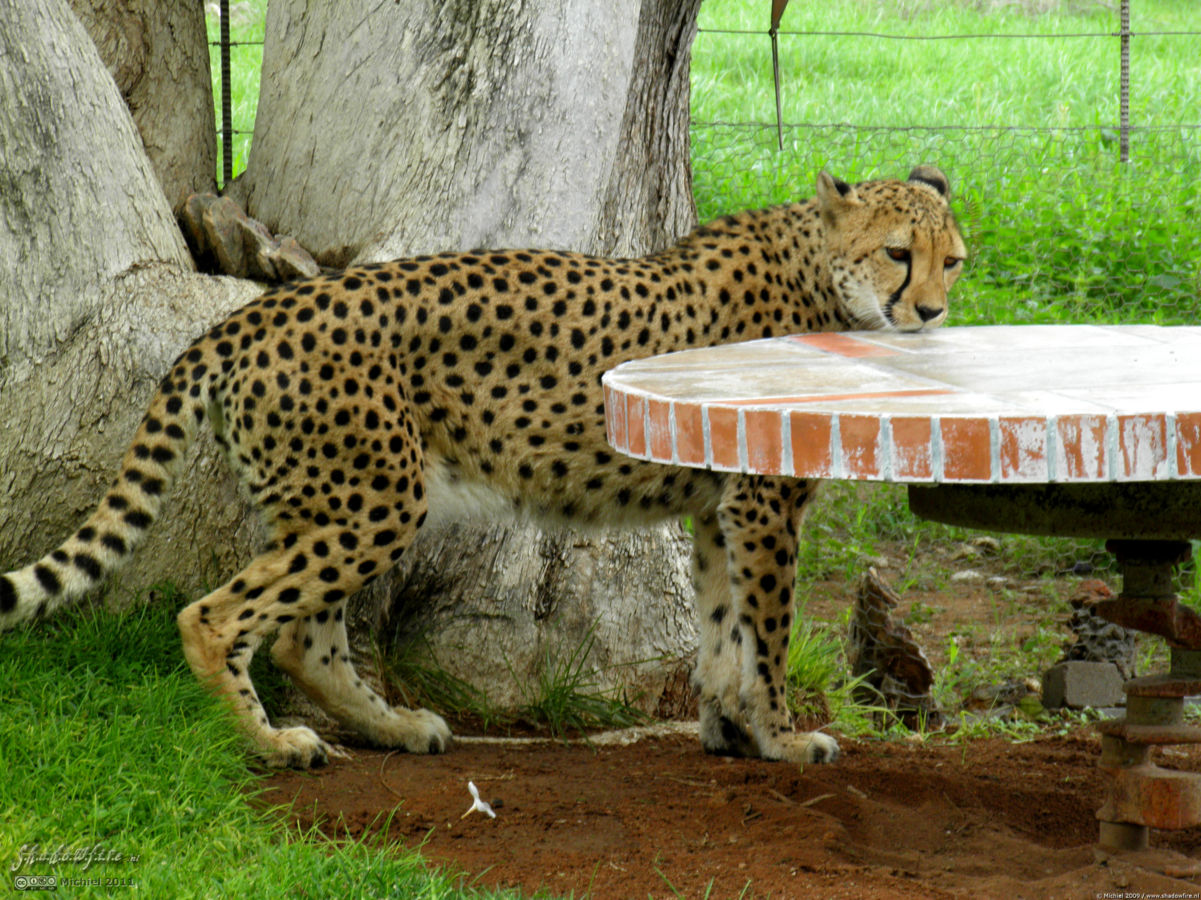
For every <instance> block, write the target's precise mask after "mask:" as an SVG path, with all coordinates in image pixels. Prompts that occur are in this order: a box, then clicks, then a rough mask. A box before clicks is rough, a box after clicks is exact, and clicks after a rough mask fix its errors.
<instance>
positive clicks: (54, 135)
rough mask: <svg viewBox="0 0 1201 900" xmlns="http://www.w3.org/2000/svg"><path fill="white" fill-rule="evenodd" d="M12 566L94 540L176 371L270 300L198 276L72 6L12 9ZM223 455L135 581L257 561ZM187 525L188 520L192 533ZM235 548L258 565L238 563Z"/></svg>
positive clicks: (5, 51) (4, 307)
mask: <svg viewBox="0 0 1201 900" xmlns="http://www.w3.org/2000/svg"><path fill="white" fill-rule="evenodd" d="M0 21H2V22H3V23H4V24H3V27H0V422H3V423H4V428H3V429H2V430H0V564H2V566H0V567H3V568H8V567H11V566H15V565H23V564H25V563H27V562H29V561H30V560H31V559H33V558H35V557H37V556H39V555H40V554H42V553H44V552H45V551H47V550H48V549H50V548H51V547H53V546H54V545H55V544H56V543H57V542H58V541H59V540H61V539H62V538H63V537H64V536H65V535H66V534H68V533H69V532H70V531H71V530H72V529H73V528H75V527H77V526H78V524H79V522H80V520H81V519H82V517H83V515H84V514H85V513H86V512H87V511H88V510H90V509H91V508H92V506H94V505H95V503H96V501H97V500H98V499H99V497H100V496H101V494H102V492H103V490H104V489H105V488H107V487H108V485H109V483H110V482H111V479H112V478H113V476H114V475H115V473H116V466H117V461H118V460H119V458H120V455H121V453H122V452H124V450H125V448H126V446H127V445H128V443H129V439H130V436H131V435H132V434H133V431H134V428H135V426H136V424H137V422H138V420H139V419H140V417H141V414H142V412H143V410H144V409H145V404H146V402H147V401H148V399H149V397H150V395H151V393H152V392H153V390H154V388H155V386H156V385H157V383H158V380H159V378H160V377H161V376H162V373H163V372H164V371H165V370H166V368H167V366H168V364H169V363H170V361H171V360H172V359H173V358H174V357H175V355H176V354H178V353H179V351H180V350H182V349H183V348H184V347H185V346H186V345H187V343H188V342H189V341H190V340H191V339H192V338H193V337H194V336H195V335H196V334H197V333H199V332H200V331H202V330H203V329H204V328H206V327H207V326H208V325H209V324H211V323H212V322H213V321H214V320H217V319H219V318H221V317H222V316H223V315H224V314H226V313H228V312H229V311H230V310H231V309H233V308H235V307H237V306H239V305H241V304H242V303H244V302H245V301H246V300H248V299H249V298H250V297H251V296H253V295H254V294H255V293H257V291H258V290H259V289H258V287H257V286H256V285H254V284H251V283H248V282H238V281H235V280H233V279H211V278H206V277H203V276H199V275H196V274H195V273H194V272H193V271H192V266H191V260H190V259H189V258H188V255H187V251H186V249H185V247H184V243H183V240H182V238H181V237H180V234H179V230H178V228H177V227H176V225H175V221H174V219H173V217H172V215H171V210H170V209H169V208H168V205H167V202H166V200H165V198H164V196H163V193H162V190H161V189H160V186H159V183H158V180H157V178H156V177H155V175H154V172H153V170H152V168H151V166H150V163H149V161H148V160H147V158H146V154H145V152H144V151H143V148H142V141H141V138H140V137H139V135H138V133H137V131H136V129H135V127H134V124H133V122H132V120H131V118H130V115H129V111H128V110H127V108H126V106H125V104H124V102H123V101H122V98H121V96H120V94H119V93H118V91H117V89H116V87H115V85H114V83H113V79H112V78H111V77H110V75H109V73H108V72H107V71H106V70H105V66H104V63H103V62H102V61H101V59H100V56H99V55H98V54H97V51H96V49H95V47H94V46H93V43H92V41H91V39H90V38H89V37H88V35H87V33H86V32H85V31H84V29H83V26H82V25H81V24H80V23H79V20H78V19H77V18H76V17H75V15H74V14H73V13H72V12H71V10H70V9H69V8H68V6H67V5H66V3H65V2H63V0H0ZM224 472H225V469H224V466H223V465H222V464H221V463H219V461H218V460H217V458H216V453H215V449H214V447H213V445H212V442H211V440H210V441H205V442H203V443H202V445H201V446H200V447H199V448H197V452H195V453H194V454H193V456H192V458H191V460H190V470H189V474H188V475H186V476H185V477H184V478H183V479H181V484H180V489H179V490H178V491H177V493H176V496H175V497H174V498H173V509H174V510H175V514H174V515H171V516H169V517H166V519H165V520H164V521H163V522H162V523H161V527H159V528H157V529H156V530H155V532H154V534H153V538H152V540H151V541H150V542H148V546H146V547H145V549H144V550H143V551H142V552H141V553H139V554H138V555H137V557H136V558H135V562H134V564H133V565H132V566H130V567H129V568H128V569H126V570H125V572H124V573H123V583H124V584H127V585H129V586H131V587H136V588H145V587H147V586H148V585H151V584H153V583H155V582H157V581H162V580H165V579H168V578H175V579H176V580H178V581H179V582H180V583H182V584H185V585H190V586H196V585H197V583H198V582H199V581H200V580H201V579H202V578H204V577H206V576H207V577H209V578H212V577H213V576H214V575H215V574H216V573H215V572H214V564H216V566H220V567H221V568H222V569H228V568H230V567H232V566H233V565H234V564H235V558H237V557H238V556H239V554H240V555H241V556H243V557H244V556H245V552H246V550H249V549H250V548H251V547H252V546H253V544H252V543H251V542H249V541H248V537H249V535H248V534H247V532H248V531H253V530H254V526H253V525H248V524H247V520H246V518H245V516H244V513H243V511H242V507H241V506H240V505H239V503H238V502H237V501H236V500H235V499H234V498H235V494H234V487H233V484H232V482H231V481H230V479H229V478H228V476H226V475H224ZM180 513H183V515H180ZM232 548H245V549H243V550H234V549H232Z"/></svg>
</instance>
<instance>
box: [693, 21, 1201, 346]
mask: <svg viewBox="0 0 1201 900" xmlns="http://www.w3.org/2000/svg"><path fill="white" fill-rule="evenodd" d="M1031 5H1033V4H1027V6H1031ZM1040 5H1044V6H1045V5H1047V4H1040ZM1053 6H1054V7H1055V10H1054V11H1052V12H1050V13H1046V14H1041V15H1032V14H1027V13H1025V12H1023V9H1024V8H1025V7H1023V6H1022V5H1020V4H994V3H988V2H984V0H977V2H967V0H961V2H956V0H942V2H933V0H930V2H902V3H891V2H888V3H886V2H878V0H850V2H847V3H838V4H835V3H807V4H792V6H790V7H789V8H788V10H787V12H786V13H785V16H784V19H783V21H782V23H781V30H782V31H833V30H837V31H870V32H883V33H888V34H897V35H909V36H922V35H935V34H994V33H1010V34H1012V33H1031V32H1038V33H1050V34H1064V33H1080V32H1106V33H1109V32H1113V31H1116V30H1117V28H1118V18H1117V11H1116V4H1109V5H1107V4H1100V3H1062V4H1053ZM1111 6H1112V7H1114V8H1110V7H1111ZM767 9H768V7H767V6H766V5H765V4H747V3H741V2H736V0H707V2H706V3H705V4H703V6H702V8H701V27H702V28H756V29H764V28H766V24H767ZM1132 28H1133V30H1135V31H1140V30H1141V31H1150V30H1179V29H1192V30H1201V8H1198V7H1197V5H1196V4H1195V3H1193V2H1192V0H1139V2H1136V3H1134V4H1133V18H1132ZM1195 41H1196V38H1195V37H1187V36H1160V37H1154V36H1145V37H1136V38H1135V39H1133V41H1132V52H1131V123H1132V124H1133V125H1134V126H1135V130H1134V131H1133V133H1132V136H1131V157H1130V162H1129V163H1127V164H1125V165H1122V164H1120V163H1119V161H1118V142H1117V132H1116V123H1117V122H1118V96H1119V91H1118V83H1119V65H1118V63H1119V55H1118V43H1117V40H1116V38H1112V37H1102V38H1075V37H1061V38H1050V39H1027V40H998V39H991V38H990V39H966V38H965V39H959V40H954V41H951V40H947V41H927V40H883V39H874V38H868V37H861V36H855V37H850V36H846V37H841V36H840V37H835V36H813V35H805V36H802V35H790V34H782V35H781V36H780V38H779V43H780V68H781V73H782V82H783V86H782V87H783V119H784V121H785V122H786V123H790V124H789V125H788V127H786V128H785V131H784V141H785V147H784V150H783V151H780V150H778V149H777V147H776V129H775V124H774V123H775V102H774V95H773V87H772V73H771V48H770V43H769V40H768V37H767V36H766V35H763V34H749V35H730V34H715V33H703V32H702V33H701V34H699V35H698V37H697V40H696V44H695V46H694V50H693V77H692V86H693V119H694V125H693V131H692V136H693V173H694V190H695V194H696V198H697V205H698V209H699V211H700V214H701V216H702V218H710V217H712V216H715V215H717V214H720V213H723V212H727V211H729V210H731V209H733V208H737V207H742V206H757V205H764V204H768V203H776V202H786V201H789V200H792V199H796V198H798V197H806V196H810V194H811V190H812V184H813V179H814V177H815V175H816V173H817V172H818V171H819V170H820V169H822V168H826V169H829V170H830V171H831V172H832V173H833V174H836V175H839V176H841V177H844V178H847V179H849V180H856V179H864V178H872V177H880V176H887V177H900V176H903V175H904V174H905V173H906V172H908V171H909V168H910V167H911V166H913V165H915V164H918V163H922V162H933V163H935V164H938V165H940V166H941V167H942V168H943V169H944V170H945V171H946V172H947V173H948V175H949V176H950V177H951V181H952V185H953V189H954V192H955V195H956V198H957V199H956V205H957V207H958V209H959V211H960V219H961V222H962V224H963V226H964V228H965V231H966V232H967V237H968V241H969V246H970V248H971V255H972V258H971V260H970V262H969V264H968V266H967V267H966V269H965V274H964V277H963V279H962V280H961V281H960V286H959V287H957V288H956V294H955V297H954V299H953V302H952V313H951V319H950V323H951V324H987V323H996V322H1006V323H1033V322H1038V323H1047V322H1053V323H1055V322H1079V321H1090V322H1135V321H1137V322H1155V323H1165V324H1172V323H1176V324H1184V323H1190V324H1191V323H1192V322H1194V321H1195V320H1196V312H1197V307H1198V302H1199V300H1201V237H1199V232H1198V231H1197V229H1196V228H1195V226H1194V223H1195V221H1196V218H1197V214H1198V212H1201V199H1199V198H1201V190H1199V188H1201V130H1198V129H1196V128H1193V129H1188V128H1181V127H1175V126H1179V125H1181V124H1182V123H1184V124H1192V125H1201V113H1198V110H1199V109H1201V61H1199V59H1198V57H1197V55H1196V54H1195V53H1194V52H1193V49H1192V48H1193V44H1194V43H1195ZM715 122H716V123H738V124H716V125H715V124H709V123H715Z"/></svg>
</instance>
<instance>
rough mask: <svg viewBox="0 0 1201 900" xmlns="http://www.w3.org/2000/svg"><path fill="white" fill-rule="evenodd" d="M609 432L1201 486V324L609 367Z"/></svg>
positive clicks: (879, 340) (994, 475) (950, 336)
mask: <svg viewBox="0 0 1201 900" xmlns="http://www.w3.org/2000/svg"><path fill="white" fill-rule="evenodd" d="M604 389H605V413H606V428H607V432H608V438H609V442H610V443H611V444H612V445H613V446H614V447H615V448H616V449H617V450H619V451H620V452H622V453H625V454H627V455H629V456H633V457H637V458H640V459H648V460H654V461H657V462H663V463H671V464H675V465H684V466H696V467H704V468H713V469H721V470H726V471H740V472H754V473H759V474H774V475H790V476H795V477H799V478H805V477H816V478H844V479H861V480H871V481H897V482H909V483H976V484H1009V483H1026V484H1030V483H1042V482H1064V483H1072V482H1093V483H1097V482H1110V481H1127V482H1131V481H1167V480H1172V479H1201V327H1197V328H1194V327H1171V328H1165V327H1160V326H1155V325H1115V326H1100V325H1014V326H987V327H964V328H944V329H941V330H935V331H931V332H925V333H921V334H901V333H896V332H879V331H859V332H839V333H821V334H805V335H794V336H790V337H781V338H769V339H766V340H758V341H748V342H746V343H741V344H723V345H720V346H716V347H706V348H701V349H696V350H686V351H683V352H680V353H670V354H666V355H663V356H656V357H651V358H648V359H640V360H634V361H631V362H628V363H625V364H623V365H621V366H618V367H617V368H616V369H613V370H612V371H610V372H608V373H607V374H606V375H605V377H604Z"/></svg>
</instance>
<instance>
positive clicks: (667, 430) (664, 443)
mask: <svg viewBox="0 0 1201 900" xmlns="http://www.w3.org/2000/svg"><path fill="white" fill-rule="evenodd" d="M647 403H648V410H649V415H648V417H647V437H648V438H649V443H650V456H651V459H657V460H659V461H660V462H671V461H672V460H671V404H670V403H668V402H667V401H666V400H648V401H647Z"/></svg>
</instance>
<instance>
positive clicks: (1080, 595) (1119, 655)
mask: <svg viewBox="0 0 1201 900" xmlns="http://www.w3.org/2000/svg"><path fill="white" fill-rule="evenodd" d="M1112 599H1113V591H1111V590H1110V589H1109V586H1108V585H1107V584H1105V582H1103V581H1101V580H1100V579H1097V578H1090V579H1087V580H1085V581H1082V582H1081V583H1080V586H1079V587H1078V588H1077V589H1076V593H1075V594H1073V595H1072V597H1071V598H1070V599H1069V601H1068V602H1069V604H1071V607H1072V616H1071V618H1070V619H1069V620H1068V628H1070V629H1071V630H1072V633H1073V635H1074V638H1073V640H1072V641H1071V642H1069V643H1068V644H1066V645H1065V647H1064V653H1063V656H1062V657H1060V661H1061V662H1068V661H1072V660H1080V661H1084V662H1105V663H1113V664H1114V665H1115V666H1117V669H1118V672H1119V674H1120V675H1121V677H1122V678H1124V679H1125V678H1132V677H1133V676H1134V650H1135V647H1134V632H1132V631H1130V630H1128V629H1126V628H1123V627H1122V626H1121V625H1115V624H1114V623H1113V622H1110V621H1108V620H1107V619H1104V618H1102V617H1101V616H1099V615H1098V614H1097V613H1096V611H1095V607H1096V604H1098V603H1100V602H1102V601H1107V600H1112Z"/></svg>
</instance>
